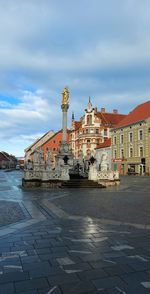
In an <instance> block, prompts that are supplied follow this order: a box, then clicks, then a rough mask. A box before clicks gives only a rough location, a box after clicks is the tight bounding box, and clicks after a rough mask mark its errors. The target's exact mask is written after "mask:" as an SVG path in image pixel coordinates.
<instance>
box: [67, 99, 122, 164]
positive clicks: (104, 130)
mask: <svg viewBox="0 0 150 294" xmlns="http://www.w3.org/2000/svg"><path fill="white" fill-rule="evenodd" d="M125 117H126V115H124V114H119V113H118V111H117V110H116V109H114V110H113V112H112V113H109V112H106V110H105V108H101V111H97V108H93V106H92V102H91V99H90V98H89V102H88V106H87V109H85V113H84V115H83V116H82V117H81V118H80V121H76V120H75V119H74V114H73V117H72V128H71V132H70V135H69V143H70V146H71V149H72V152H73V155H74V157H75V158H76V159H78V158H79V156H80V154H81V152H82V154H83V157H84V159H85V160H88V159H89V158H90V157H91V156H92V155H93V156H95V153H96V151H95V148H96V147H97V146H98V145H99V144H101V143H103V142H104V140H105V139H107V138H110V130H111V129H112V128H113V127H115V126H116V125H117V124H118V123H120V121H122V120H123V119H124V118H125Z"/></svg>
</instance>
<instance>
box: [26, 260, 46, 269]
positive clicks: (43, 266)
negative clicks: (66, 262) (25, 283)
mask: <svg viewBox="0 0 150 294" xmlns="http://www.w3.org/2000/svg"><path fill="white" fill-rule="evenodd" d="M50 268H51V266H50V264H49V262H47V261H45V262H32V263H24V264H23V269H24V270H25V271H31V270H38V269H41V270H42V269H43V270H47V271H48V270H50Z"/></svg>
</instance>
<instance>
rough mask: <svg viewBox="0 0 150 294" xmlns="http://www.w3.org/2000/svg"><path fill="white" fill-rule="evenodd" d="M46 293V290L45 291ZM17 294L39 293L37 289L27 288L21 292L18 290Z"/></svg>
mask: <svg viewBox="0 0 150 294" xmlns="http://www.w3.org/2000/svg"><path fill="white" fill-rule="evenodd" d="M45 293H46V292H45ZM19 294H39V292H38V291H37V290H31V291H30V290H29V291H25V292H24V291H23V292H19Z"/></svg>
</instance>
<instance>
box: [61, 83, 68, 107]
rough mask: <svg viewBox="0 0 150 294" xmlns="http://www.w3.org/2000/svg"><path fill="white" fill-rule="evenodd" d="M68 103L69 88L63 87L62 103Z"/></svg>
mask: <svg viewBox="0 0 150 294" xmlns="http://www.w3.org/2000/svg"><path fill="white" fill-rule="evenodd" d="M68 104H69V90H68V87H65V88H64V90H63V92H62V105H68Z"/></svg>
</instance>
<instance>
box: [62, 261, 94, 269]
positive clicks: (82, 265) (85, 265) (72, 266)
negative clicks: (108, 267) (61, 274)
mask: <svg viewBox="0 0 150 294" xmlns="http://www.w3.org/2000/svg"><path fill="white" fill-rule="evenodd" d="M63 269H64V270H90V269H91V266H90V264H88V263H87V262H82V263H77V264H69V265H64V266H63Z"/></svg>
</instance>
